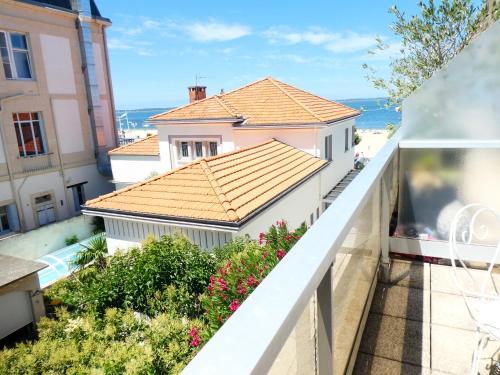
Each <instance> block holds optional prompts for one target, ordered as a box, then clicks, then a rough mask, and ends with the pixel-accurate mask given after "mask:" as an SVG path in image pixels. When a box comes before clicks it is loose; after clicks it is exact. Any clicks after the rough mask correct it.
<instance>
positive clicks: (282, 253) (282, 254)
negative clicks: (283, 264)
mask: <svg viewBox="0 0 500 375" xmlns="http://www.w3.org/2000/svg"><path fill="white" fill-rule="evenodd" d="M276 256H277V257H278V259H283V257H284V256H285V252H284V251H283V249H278V251H277V253H276Z"/></svg>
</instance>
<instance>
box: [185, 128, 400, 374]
mask: <svg viewBox="0 0 500 375" xmlns="http://www.w3.org/2000/svg"><path fill="white" fill-rule="evenodd" d="M399 138H400V135H399V134H398V133H396V134H395V135H394V136H393V138H392V139H390V140H389V141H388V143H387V144H386V145H385V147H384V148H383V149H382V150H381V151H380V152H379V153H378V155H377V156H376V157H375V158H374V159H373V160H372V161H371V162H370V163H369V164H368V165H367V167H366V168H365V169H363V171H362V172H361V173H360V174H359V175H358V176H357V177H356V179H354V181H353V182H352V183H351V184H350V185H349V186H348V187H347V188H346V189H345V191H344V192H343V193H342V194H341V195H340V196H339V197H338V198H337V199H336V200H335V201H334V202H333V203H332V205H331V206H330V207H329V208H328V209H327V210H326V211H325V212H324V213H323V215H322V216H321V217H320V218H319V220H318V221H317V222H316V223H315V224H314V225H313V226H312V227H311V228H310V229H309V230H308V231H307V233H306V234H305V235H304V236H303V238H302V239H301V240H300V241H299V242H298V243H297V244H296V245H295V246H294V247H293V249H292V250H291V251H290V252H289V253H288V254H287V256H286V257H285V258H284V259H283V260H282V261H281V262H280V263H279V264H278V265H277V266H276V268H275V269H274V270H273V271H272V272H271V273H270V274H269V275H268V276H267V277H266V278H265V279H264V280H263V282H262V283H261V284H260V285H259V287H258V288H257V289H256V290H255V291H254V292H253V293H252V294H251V295H250V296H249V297H248V299H247V300H246V301H245V302H244V303H243V304H242V305H241V307H240V308H239V309H238V310H237V311H236V312H235V313H234V315H233V316H232V317H231V318H230V319H229V320H228V321H227V322H226V323H225V324H224V325H223V326H222V327H221V328H220V329H219V331H218V332H217V333H216V334H215V335H214V336H213V337H212V339H211V340H210V341H209V342H208V343H207V344H206V345H205V346H204V347H203V349H202V350H201V351H200V352H199V353H198V354H197V355H196V357H195V358H194V359H193V360H192V361H191V362H190V363H189V364H188V366H187V367H186V368H185V369H184V372H183V373H184V374H218V375H219V374H264V373H267V372H268V371H270V370H273V365H275V361H276V359H277V358H279V357H280V356H282V355H284V354H283V353H280V351H281V350H282V348H283V346H284V345H285V343H286V342H287V340H290V339H292V336H291V333H292V331H293V330H294V329H295V328H296V326H297V323H298V321H299V319H300V318H301V316H302V314H303V312H304V310H306V309H307V308H308V307H309V306H310V304H311V301H312V304H313V305H314V308H313V311H314V312H315V319H314V322H315V324H313V326H314V329H315V340H313V341H312V342H310V344H311V346H314V347H313V348H309V349H310V350H311V351H312V352H313V353H314V355H313V356H312V358H313V359H312V361H313V362H314V363H312V364H311V365H312V367H313V368H314V371H315V372H316V373H319V374H331V373H333V372H335V373H337V372H338V373H341V372H342V373H343V372H344V371H346V370H347V369H348V367H349V366H350V365H352V360H351V358H352V356H351V354H352V353H355V352H356V350H357V347H356V345H357V343H358V342H359V339H360V327H362V325H363V321H364V319H365V313H366V309H367V308H369V305H370V303H371V295H372V292H373V286H374V285H375V282H376V275H377V271H378V265H379V260H380V259H382V260H383V261H387V258H388V242H389V241H388V228H389V218H390V212H391V210H392V208H393V207H394V204H395V201H396V196H397V168H398V141H399ZM381 234H382V235H381ZM384 237H385V238H384ZM306 312H307V310H306ZM361 331H362V330H361ZM295 340H297V335H295ZM297 346H299V345H297ZM300 354H301V353H297V356H300ZM296 360H297V361H300V358H297V359H296ZM282 362H283V361H282ZM285 362H286V360H285ZM271 372H272V371H271ZM276 372H280V371H276Z"/></svg>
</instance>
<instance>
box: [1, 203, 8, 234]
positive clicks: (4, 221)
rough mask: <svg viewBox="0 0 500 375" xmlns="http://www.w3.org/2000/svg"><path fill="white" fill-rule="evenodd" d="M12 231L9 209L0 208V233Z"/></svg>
mask: <svg viewBox="0 0 500 375" xmlns="http://www.w3.org/2000/svg"><path fill="white" fill-rule="evenodd" d="M9 229H10V227H9V219H8V217H7V207H6V206H2V207H0V232H5V231H8V230H9Z"/></svg>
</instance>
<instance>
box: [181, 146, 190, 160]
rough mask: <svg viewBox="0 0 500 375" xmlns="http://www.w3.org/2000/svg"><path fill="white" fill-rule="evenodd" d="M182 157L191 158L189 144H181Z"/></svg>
mask: <svg viewBox="0 0 500 375" xmlns="http://www.w3.org/2000/svg"><path fill="white" fill-rule="evenodd" d="M181 157H183V158H189V144H188V143H187V142H181Z"/></svg>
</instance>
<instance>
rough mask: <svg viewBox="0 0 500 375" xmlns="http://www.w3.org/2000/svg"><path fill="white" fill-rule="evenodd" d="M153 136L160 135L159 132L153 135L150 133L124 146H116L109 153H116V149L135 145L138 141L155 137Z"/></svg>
mask: <svg viewBox="0 0 500 375" xmlns="http://www.w3.org/2000/svg"><path fill="white" fill-rule="evenodd" d="M153 137H158V134H151V135H149V136H147V137H144V138H142V139H139V140H137V141H134V142H131V143H127V144H126V145H123V146H119V147H116V148H114V149H112V150H109V151H108V154H109V153H114V152H115V151H118V150H122V149H124V148H127V147H130V146H132V145H135V144H137V143H141V142H144V141H146V140H148V139H149V138H153Z"/></svg>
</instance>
